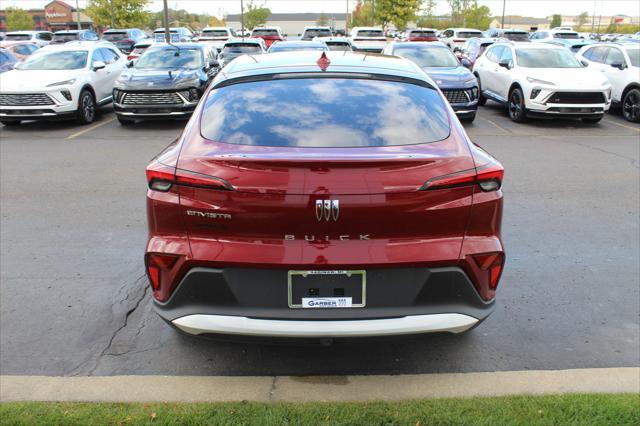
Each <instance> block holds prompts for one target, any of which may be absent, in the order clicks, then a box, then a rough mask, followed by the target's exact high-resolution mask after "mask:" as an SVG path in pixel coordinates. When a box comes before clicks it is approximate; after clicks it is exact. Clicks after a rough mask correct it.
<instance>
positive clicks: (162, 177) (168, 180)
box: [147, 162, 235, 192]
mask: <svg viewBox="0 0 640 426" xmlns="http://www.w3.org/2000/svg"><path fill="white" fill-rule="evenodd" d="M147 184H148V185H149V189H152V190H154V191H160V192H168V191H169V190H170V189H171V187H172V186H173V185H182V186H192V187H197V188H207V189H217V190H222V191H234V190H235V188H233V186H231V184H230V183H229V182H227V181H226V180H224V179H221V178H217V177H214V176H209V175H205V174H202V173H196V172H190V171H187V170H182V169H176V168H175V167H170V166H167V165H164V164H162V163H158V162H156V163H152V164H150V165H149V166H147Z"/></svg>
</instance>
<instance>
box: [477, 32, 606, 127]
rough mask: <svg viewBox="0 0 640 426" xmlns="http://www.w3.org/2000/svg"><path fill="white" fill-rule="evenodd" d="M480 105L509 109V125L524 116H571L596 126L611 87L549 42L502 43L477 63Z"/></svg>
mask: <svg viewBox="0 0 640 426" xmlns="http://www.w3.org/2000/svg"><path fill="white" fill-rule="evenodd" d="M473 73H474V74H475V75H476V78H477V79H478V83H479V85H480V101H479V104H480V105H483V104H484V103H485V102H486V100H487V99H492V100H494V101H497V102H500V103H503V104H505V105H507V106H508V108H509V116H510V117H511V119H512V120H513V121H516V122H522V121H525V120H526V118H527V117H528V116H536V115H541V116H546V117H559V118H560V117H565V118H566V117H573V118H581V119H582V120H583V121H585V122H588V123H597V122H598V121H600V120H601V119H602V116H603V115H604V112H605V111H607V110H608V109H609V107H610V106H611V84H610V83H609V81H608V80H607V78H606V77H605V76H604V75H603V74H602V73H600V72H597V71H595V70H594V69H593V68H591V67H585V66H584V65H583V64H582V63H580V61H578V60H577V59H576V58H575V56H573V54H572V53H571V52H569V51H568V50H567V49H565V48H563V47H560V46H555V45H552V44H547V43H528V42H518V43H513V42H511V43H509V42H501V43H495V44H493V45H491V46H490V47H489V48H487V50H486V51H485V53H484V54H483V55H481V56H480V57H478V59H477V60H476V62H475V64H474V67H473Z"/></svg>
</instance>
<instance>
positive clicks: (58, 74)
mask: <svg viewBox="0 0 640 426" xmlns="http://www.w3.org/2000/svg"><path fill="white" fill-rule="evenodd" d="M126 62H127V60H126V59H125V57H124V56H122V54H121V53H120V52H119V50H118V49H117V48H116V47H115V46H114V45H113V44H111V43H109V42H102V41H100V42H69V43H66V44H64V45H60V46H57V47H56V48H55V49H42V50H40V51H38V52H36V53H35V54H33V55H32V56H31V57H29V58H28V59H26V60H25V61H24V62H22V63H20V64H19V65H17V66H16V68H15V69H13V70H11V71H8V72H6V73H4V74H2V84H1V85H0V122H1V123H2V124H4V125H5V126H10V125H17V124H19V123H20V122H21V121H22V120H43V119H44V120H46V119H55V118H75V119H77V120H78V121H79V122H80V123H82V124H87V123H91V122H92V121H93V120H94V119H95V115H96V108H97V107H99V106H100V105H104V104H107V103H109V102H111V93H112V91H113V86H114V83H115V81H116V79H117V78H118V77H119V76H120V73H122V71H123V70H124V69H125V67H126Z"/></svg>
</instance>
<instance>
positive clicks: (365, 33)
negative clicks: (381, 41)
mask: <svg viewBox="0 0 640 426" xmlns="http://www.w3.org/2000/svg"><path fill="white" fill-rule="evenodd" d="M358 37H381V38H384V34H382V30H361V31H358Z"/></svg>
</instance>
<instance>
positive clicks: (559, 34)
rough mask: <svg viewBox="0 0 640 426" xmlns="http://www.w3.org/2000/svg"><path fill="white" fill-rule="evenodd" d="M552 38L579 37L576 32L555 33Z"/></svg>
mask: <svg viewBox="0 0 640 426" xmlns="http://www.w3.org/2000/svg"><path fill="white" fill-rule="evenodd" d="M553 38H562V39H567V40H568V39H576V38H580V36H579V35H578V33H555V34H554V35H553Z"/></svg>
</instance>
